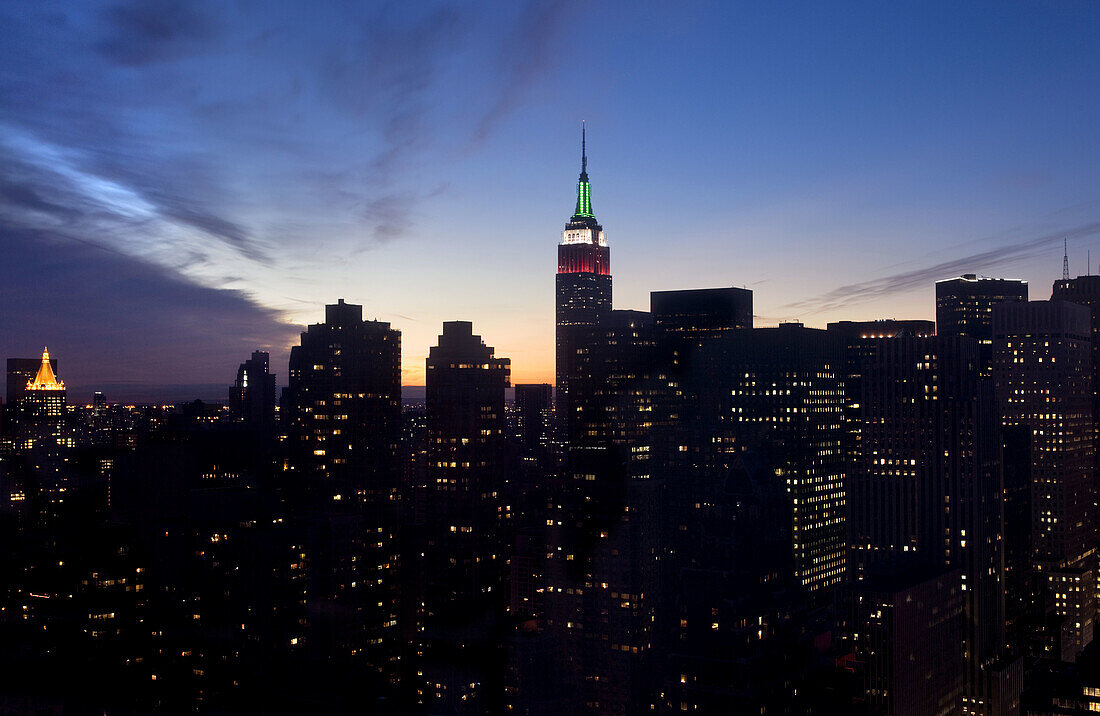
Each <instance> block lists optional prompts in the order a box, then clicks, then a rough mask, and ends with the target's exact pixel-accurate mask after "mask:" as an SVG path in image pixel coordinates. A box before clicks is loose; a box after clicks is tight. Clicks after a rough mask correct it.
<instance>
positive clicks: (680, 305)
mask: <svg viewBox="0 0 1100 716" xmlns="http://www.w3.org/2000/svg"><path fill="white" fill-rule="evenodd" d="M649 310H650V313H652V314H653V323H654V325H655V326H656V327H657V329H658V330H659V331H663V332H665V333H669V334H673V335H677V336H681V337H683V338H687V339H698V338H703V337H705V336H709V335H713V334H720V333H723V332H725V331H732V330H736V329H738V328H752V291H749V290H748V289H744V288H733V287H730V288H696V289H688V290H683V291H651V292H650V294H649Z"/></svg>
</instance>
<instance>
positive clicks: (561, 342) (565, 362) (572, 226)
mask: <svg viewBox="0 0 1100 716" xmlns="http://www.w3.org/2000/svg"><path fill="white" fill-rule="evenodd" d="M585 140H586V137H585V130H584V126H583V125H582V126H581V175H580V179H579V180H578V181H577V207H576V210H575V211H574V212H573V216H572V217H571V218H570V219H569V223H567V224H566V225H565V231H563V232H562V235H561V244H560V245H559V246H558V276H557V281H556V283H557V300H556V314H557V315H556V318H557V375H556V380H557V413H558V419H559V421H561V423H562V424H563V425H566V426H567V425H568V422H569V417H570V416H569V407H568V406H569V405H570V402H569V397H568V396H569V388H570V383H571V382H574V381H575V379H576V378H577V377H578V376H577V369H578V366H579V362H578V360H577V351H578V349H583V346H584V343H585V342H586V341H585V336H587V335H589V332H590V329H591V328H592V327H594V326H596V325H598V324H599V322H600V320H601V319H602V318H603V317H604V316H605V315H606V314H607V313H609V312H610V311H611V250H610V249H609V248H608V246H607V240H606V239H605V238H604V233H603V227H602V226H600V225H599V223H598V222H597V221H596V215H595V214H593V213H592V199H591V195H590V193H589V185H588V153H587V147H586V141H585Z"/></svg>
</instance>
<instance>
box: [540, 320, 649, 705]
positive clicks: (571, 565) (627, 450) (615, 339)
mask: <svg viewBox="0 0 1100 716" xmlns="http://www.w3.org/2000/svg"><path fill="white" fill-rule="evenodd" d="M584 346H585V348H584V350H583V352H582V353H580V354H579V355H578V371H577V377H576V379H575V381H574V382H573V384H572V385H573V392H572V393H571V395H570V398H569V401H570V404H571V405H572V406H573V409H574V411H575V413H574V419H573V420H571V421H570V422H569V424H568V450H567V454H566V457H565V464H564V466H563V470H562V474H561V477H560V478H559V479H557V480H555V482H554V483H552V494H551V502H552V503H553V504H552V509H551V513H550V514H549V515H548V519H547V522H548V523H550V524H552V527H551V529H550V548H549V549H548V550H547V554H548V556H549V559H548V564H547V568H546V573H547V583H548V587H547V589H548V592H547V595H546V601H547V609H546V615H547V619H546V624H547V626H548V628H549V629H551V630H552V631H553V633H554V634H556V635H557V638H558V644H559V649H560V653H561V655H562V658H563V659H564V660H565V661H566V662H567V668H566V673H567V674H568V675H569V682H568V683H570V684H571V685H572V686H571V690H570V693H569V695H568V696H569V698H571V699H576V701H575V702H565V703H564V704H563V708H567V709H570V708H571V709H574V710H587V711H589V712H598V713H635V712H637V711H639V710H641V709H649V708H651V706H653V705H654V700H655V697H656V693H655V691H654V689H653V686H654V683H653V679H652V676H653V672H652V649H653V644H654V627H655V621H654V619H655V609H656V599H657V594H656V587H657V577H658V575H657V571H656V569H657V556H658V555H657V553H658V543H657V539H658V535H657V530H656V527H657V524H656V517H657V509H658V504H657V499H658V488H657V485H656V480H655V478H654V476H653V473H652V469H651V462H650V455H651V452H650V447H649V445H650V439H651V429H652V425H653V421H654V413H653V410H654V407H655V397H656V392H657V391H659V390H660V377H659V373H660V372H661V366H662V365H663V362H662V360H661V359H660V358H659V357H658V353H657V351H658V348H657V344H656V341H655V335H654V331H653V327H652V324H651V321H650V316H649V314H648V313H645V312H641V311H612V312H611V313H610V314H608V315H607V316H605V318H604V319H603V321H602V322H601V323H600V324H599V325H598V326H596V327H594V328H591V329H590V330H589V331H588V333H587V335H585V338H584Z"/></svg>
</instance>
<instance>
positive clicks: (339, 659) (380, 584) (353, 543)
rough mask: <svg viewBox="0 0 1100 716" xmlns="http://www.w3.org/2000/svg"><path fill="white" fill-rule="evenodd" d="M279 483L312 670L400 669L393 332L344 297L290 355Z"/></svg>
mask: <svg viewBox="0 0 1100 716" xmlns="http://www.w3.org/2000/svg"><path fill="white" fill-rule="evenodd" d="M284 401H285V409H286V412H285V414H284V418H285V421H286V424H285V429H286V434H287V440H288V449H287V453H288V455H287V462H286V470H285V471H284V476H283V481H284V484H285V486H286V489H287V492H288V493H289V495H290V497H291V499H290V501H289V502H290V505H291V508H292V513H291V514H292V516H293V517H294V518H295V522H296V529H298V531H299V533H300V534H301V545H302V547H301V549H300V550H299V551H298V553H297V557H298V559H297V560H296V561H295V564H294V567H295V568H296V569H298V570H303V571H305V572H306V573H307V579H306V583H307V585H308V586H307V588H306V593H305V594H304V595H303V597H302V598H303V600H304V604H305V606H306V617H305V624H304V626H303V633H304V637H305V638H304V639H302V640H299V641H298V642H295V643H296V644H300V647H299V648H301V649H304V650H305V651H306V652H307V654H308V655H309V657H310V660H311V663H312V666H313V668H315V669H317V672H316V674H319V675H323V677H324V678H327V679H334V680H339V679H344V678H346V679H357V680H362V679H364V678H369V679H372V681H369V682H367V683H368V684H369V685H370V688H371V692H372V693H373V694H374V695H379V694H382V693H384V691H383V690H384V689H385V688H386V685H387V683H388V684H393V683H395V682H396V679H397V668H398V666H399V665H400V650H401V648H402V645H401V643H400V640H399V628H398V626H399V625H398V612H399V608H398V599H399V590H398V575H399V572H400V567H401V562H400V549H399V546H398V542H399V530H398V528H399V525H400V517H399V513H398V507H399V505H400V503H399V498H400V491H399V486H400V476H401V470H400V465H399V463H398V461H397V456H398V444H399V441H400V435H401V334H400V332H398V331H396V330H393V329H392V328H390V325H389V324H388V323H381V322H378V321H364V320H363V307H362V306H358V305H354V304H349V303H344V300H343V299H340V301H339V302H338V303H336V304H334V305H328V306H326V307H325V322H324V323H319V324H313V325H311V326H309V328H308V329H307V330H306V331H304V332H303V333H302V340H301V345H298V346H294V347H293V348H292V349H291V352H290V380H289V385H288V387H287V390H286V393H285V394H284Z"/></svg>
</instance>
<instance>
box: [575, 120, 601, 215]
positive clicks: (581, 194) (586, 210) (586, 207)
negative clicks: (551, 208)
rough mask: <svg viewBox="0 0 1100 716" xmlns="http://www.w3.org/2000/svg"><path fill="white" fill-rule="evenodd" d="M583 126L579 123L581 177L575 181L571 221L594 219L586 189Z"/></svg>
mask: <svg viewBox="0 0 1100 716" xmlns="http://www.w3.org/2000/svg"><path fill="white" fill-rule="evenodd" d="M585 134H586V133H585V125H584V122H583V121H582V122H581V176H580V179H578V180H577V210H576V211H574V212H573V220H574V221H576V220H578V219H595V218H596V215H595V214H593V213H592V198H591V196H590V195H589V189H588V148H587V146H586V145H587V142H586V139H587V137H586V136H585Z"/></svg>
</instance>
